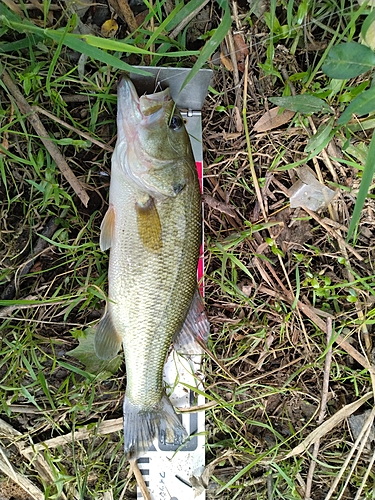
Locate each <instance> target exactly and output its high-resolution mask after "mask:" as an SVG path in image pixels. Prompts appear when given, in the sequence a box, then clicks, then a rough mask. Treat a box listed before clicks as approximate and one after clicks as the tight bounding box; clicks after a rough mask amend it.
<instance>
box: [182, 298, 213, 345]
mask: <svg viewBox="0 0 375 500" xmlns="http://www.w3.org/2000/svg"><path fill="white" fill-rule="evenodd" d="M209 334H210V324H209V322H208V319H207V316H206V313H205V310H204V304H203V300H202V297H201V295H200V293H199V291H198V289H197V290H196V291H195V294H194V297H193V300H192V302H191V306H190V309H189V312H188V314H187V316H186V319H185V321H184V324H183V325H182V328H181V330H180V332H179V333H178V334H177V335H176V337H175V338H174V340H173V344H174V347H175V349H176V350H177V351H183V352H184V353H186V354H199V352H200V351H201V348H200V346H199V342H203V343H206V342H207V340H208V336H209Z"/></svg>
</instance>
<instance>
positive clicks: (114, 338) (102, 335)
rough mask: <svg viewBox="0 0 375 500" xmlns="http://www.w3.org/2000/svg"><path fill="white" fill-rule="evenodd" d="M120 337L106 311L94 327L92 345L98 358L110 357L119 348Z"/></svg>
mask: <svg viewBox="0 0 375 500" xmlns="http://www.w3.org/2000/svg"><path fill="white" fill-rule="evenodd" d="M121 344H122V338H121V337H120V335H119V334H118V333H117V332H116V330H115V328H114V326H113V324H112V321H111V318H110V316H109V314H108V313H106V315H105V316H104V318H102V319H101V320H100V322H99V324H98V326H97V327H96V333H95V339H94V347H95V353H96V355H97V356H98V358H100V359H112V358H114V357H115V356H116V354H117V353H118V351H119V350H120V347H121Z"/></svg>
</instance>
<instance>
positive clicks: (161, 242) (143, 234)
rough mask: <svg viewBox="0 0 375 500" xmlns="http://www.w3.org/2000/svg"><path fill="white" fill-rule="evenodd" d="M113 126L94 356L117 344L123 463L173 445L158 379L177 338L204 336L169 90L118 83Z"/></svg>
mask: <svg viewBox="0 0 375 500" xmlns="http://www.w3.org/2000/svg"><path fill="white" fill-rule="evenodd" d="M117 126H118V136H117V143H116V147H115V150H114V153H113V156H112V167H111V184H110V196H109V209H108V211H107V213H106V215H105V218H104V220H103V223H102V227H101V230H102V231H101V239H100V245H101V248H102V249H103V250H105V249H108V248H110V258H109V270H108V287H109V290H108V304H107V313H106V315H105V316H104V318H103V319H102V320H101V322H100V323H99V325H98V328H97V333H96V339H95V349H96V352H97V355H98V356H99V357H100V358H103V359H109V358H111V357H113V356H114V355H115V354H116V353H117V352H118V350H119V348H120V347H121V344H122V346H123V349H124V354H125V363H126V374H127V386H126V393H125V398H124V446H125V452H126V454H127V455H128V458H129V459H131V458H134V457H137V456H139V455H140V454H142V453H143V452H144V451H146V450H147V449H148V448H149V447H150V445H151V444H152V441H153V439H154V437H155V436H156V435H159V438H160V439H161V440H162V441H164V442H173V443H175V444H181V443H182V442H183V440H184V438H185V437H186V431H185V429H184V427H183V426H182V424H181V423H180V420H179V419H178V417H177V415H176V413H175V411H174V409H173V407H172V405H171V403H170V401H169V399H168V398H167V396H166V395H165V393H164V388H163V383H162V373H163V367H164V363H165V359H166V355H167V352H168V349H169V346H170V344H171V341H172V340H173V339H174V338H176V336H178V334H179V332H181V331H182V332H184V330H185V331H186V330H190V332H191V331H192V330H196V332H195V333H193V335H195V334H197V335H198V336H199V335H200V334H199V330H202V325H204V326H203V328H206V326H205V325H206V324H205V321H203V322H202V314H203V313H202V307H201V299H200V297H199V294H198V292H197V283H196V270H197V260H198V256H199V247H200V241H201V197H200V189H199V182H198V178H197V172H196V168H195V161H194V158H193V154H192V150H191V146H190V140H189V137H188V134H187V132H186V130H185V127H184V123H183V120H182V118H181V115H180V114H179V112H178V111H177V110H176V109H175V105H174V102H173V101H172V99H171V98H170V95H169V89H166V90H164V91H162V92H158V93H155V94H151V95H145V96H141V97H138V95H137V93H136V90H135V88H134V86H133V84H132V83H131V81H130V80H129V79H127V78H124V79H123V80H122V81H121V82H120V84H119V87H118V116H117ZM199 316H200V319H199ZM195 318H196V319H197V320H195ZM184 324H185V327H184V326H183V325H184ZM186 325H188V326H186ZM192 325H193V326H192ZM194 325H198V326H196V327H195V326H194ZM199 325H201V326H199ZM201 336H204V334H202V335H201Z"/></svg>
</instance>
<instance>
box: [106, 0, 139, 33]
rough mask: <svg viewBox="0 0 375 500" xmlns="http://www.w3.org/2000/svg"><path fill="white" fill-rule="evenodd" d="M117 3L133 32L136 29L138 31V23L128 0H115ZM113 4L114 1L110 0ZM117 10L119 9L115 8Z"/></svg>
mask: <svg viewBox="0 0 375 500" xmlns="http://www.w3.org/2000/svg"><path fill="white" fill-rule="evenodd" d="M115 2H116V3H117V5H118V7H119V10H120V13H121V14H122V16H123V18H124V19H125V22H126V24H127V25H128V27H129V29H130V31H131V32H132V33H133V32H134V31H137V29H138V23H137V21H136V19H135V17H134V14H133V11H132V10H131V8H130V7H129V4H128V0H115ZM110 3H111V4H113V3H114V2H113V1H110ZM115 10H117V9H116V8H115Z"/></svg>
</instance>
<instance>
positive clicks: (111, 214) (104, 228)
mask: <svg viewBox="0 0 375 500" xmlns="http://www.w3.org/2000/svg"><path fill="white" fill-rule="evenodd" d="M115 216H116V214H115V207H114V206H113V205H109V207H108V210H107V212H106V214H105V216H104V219H103V220H102V223H101V226H100V229H101V233H100V249H101V250H103V251H104V250H108V248H110V247H111V245H112V239H113V234H114V230H115Z"/></svg>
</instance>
